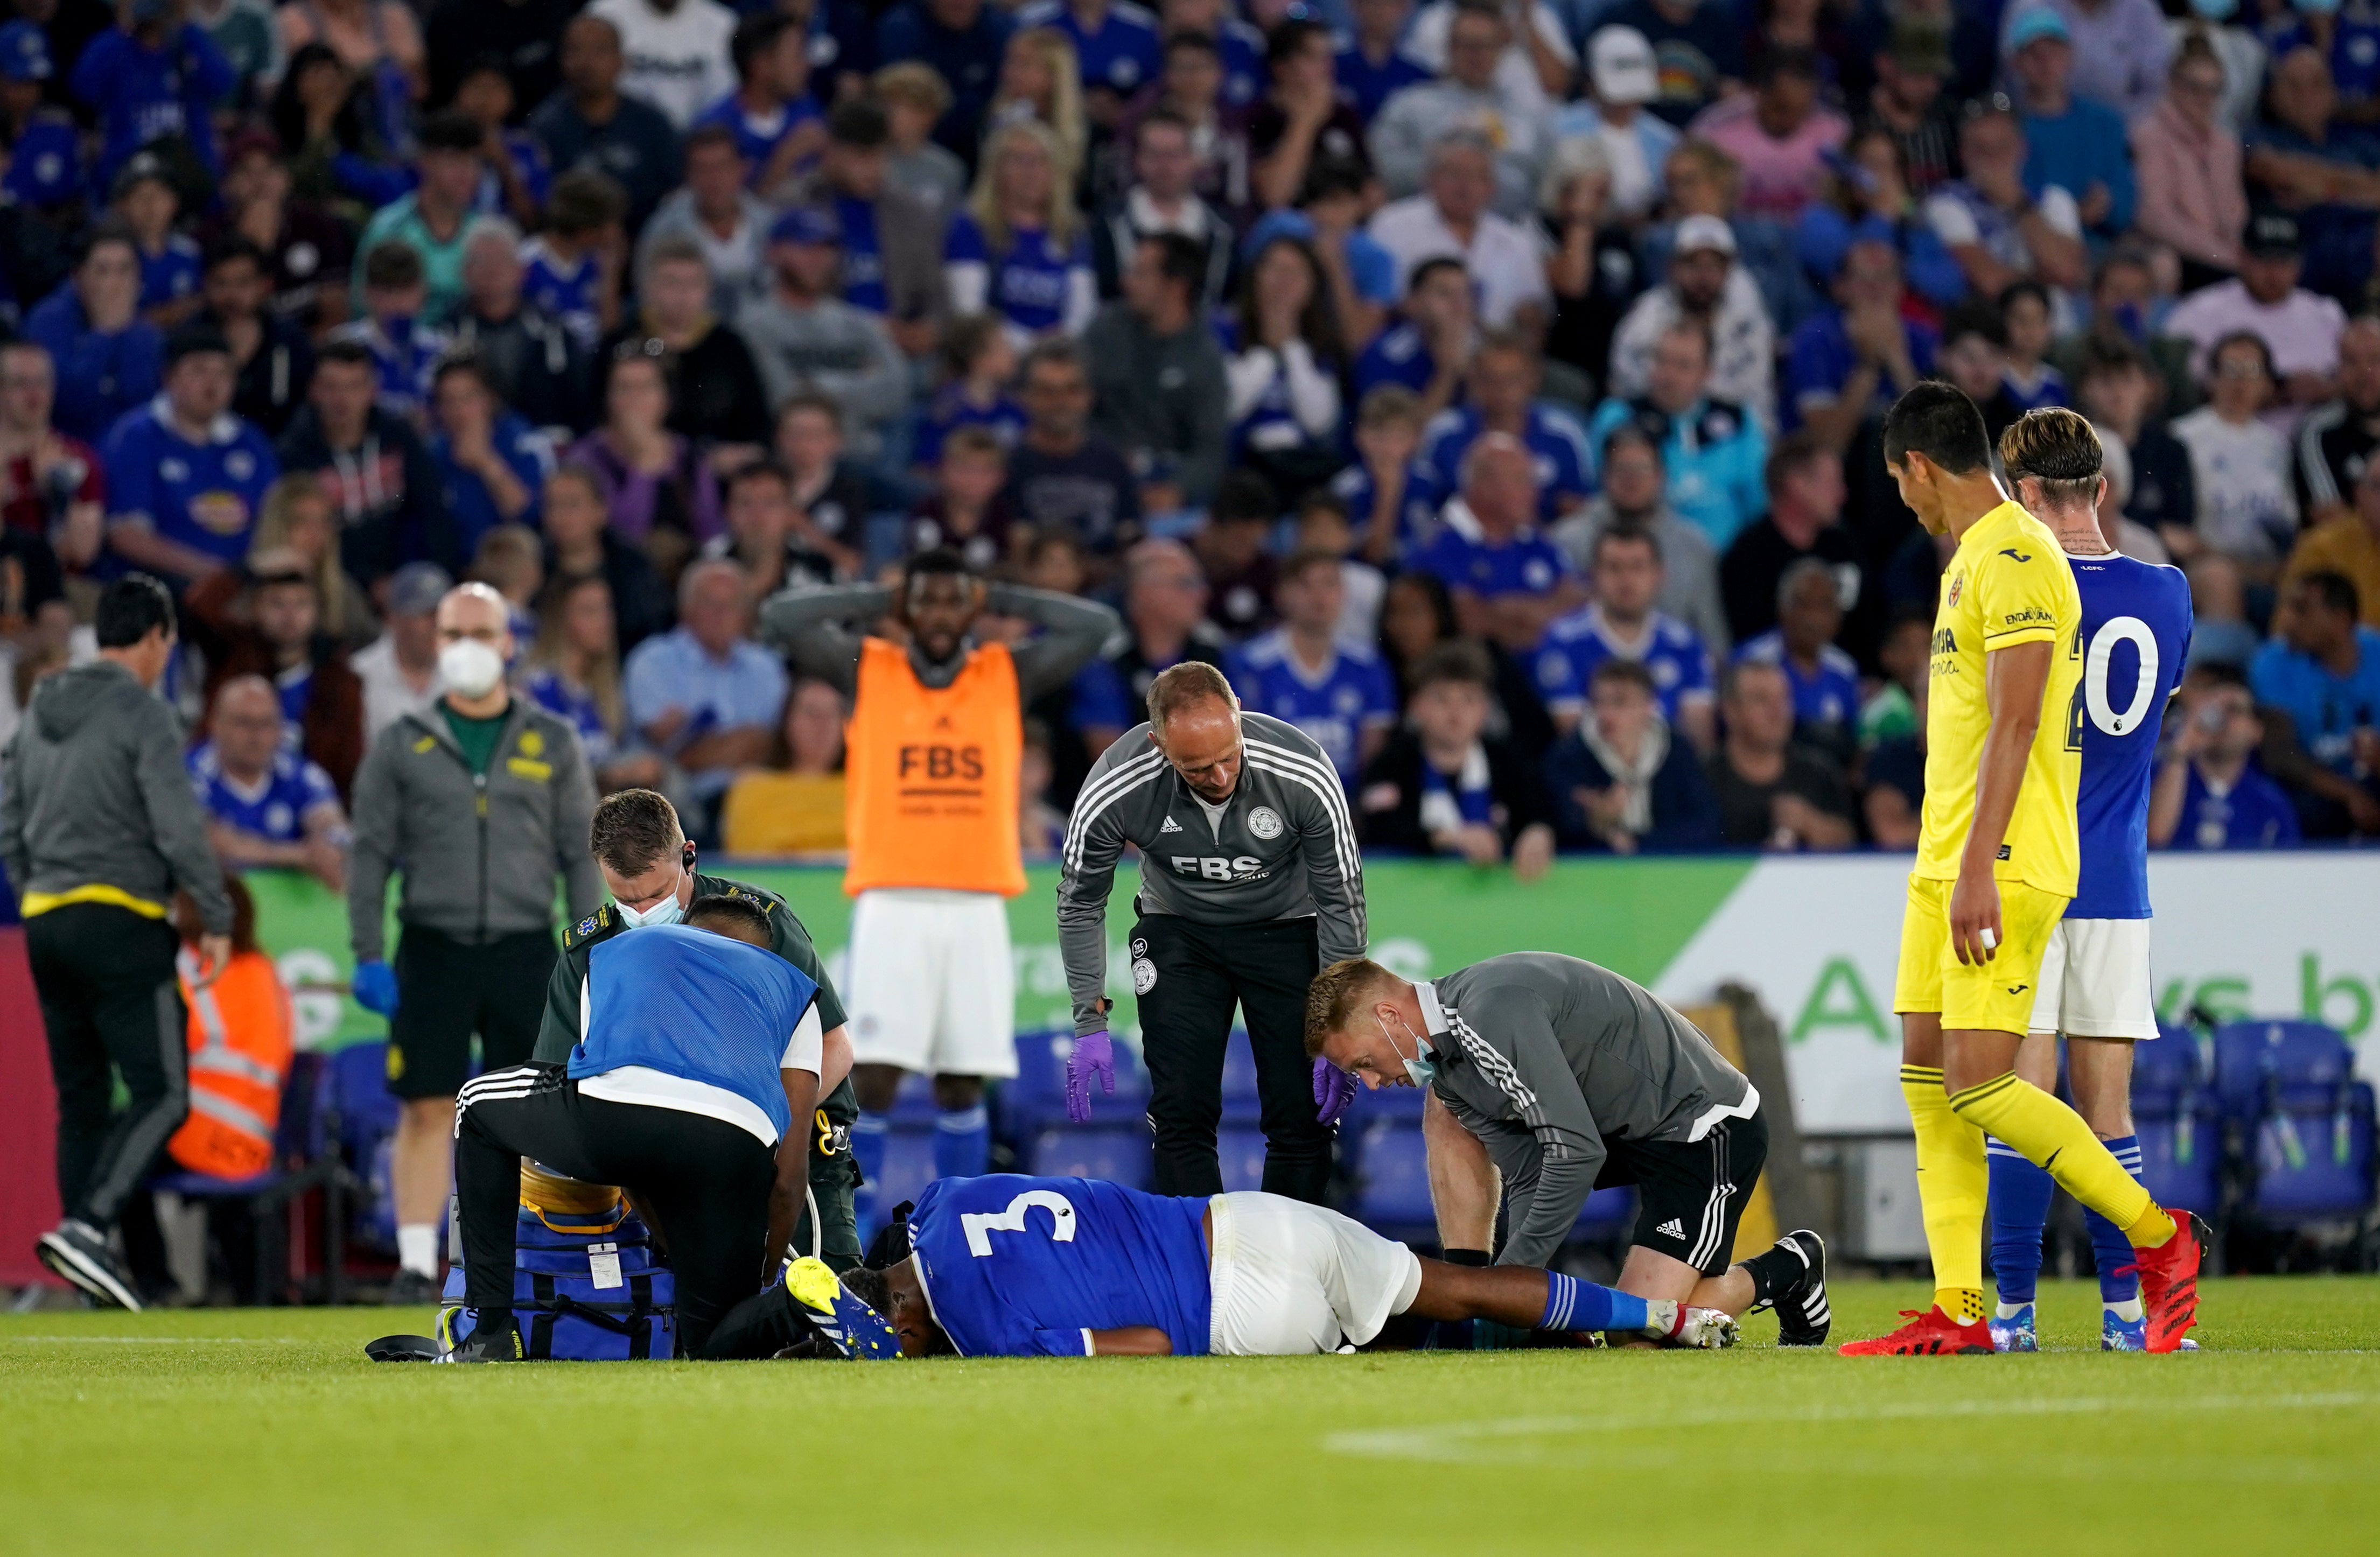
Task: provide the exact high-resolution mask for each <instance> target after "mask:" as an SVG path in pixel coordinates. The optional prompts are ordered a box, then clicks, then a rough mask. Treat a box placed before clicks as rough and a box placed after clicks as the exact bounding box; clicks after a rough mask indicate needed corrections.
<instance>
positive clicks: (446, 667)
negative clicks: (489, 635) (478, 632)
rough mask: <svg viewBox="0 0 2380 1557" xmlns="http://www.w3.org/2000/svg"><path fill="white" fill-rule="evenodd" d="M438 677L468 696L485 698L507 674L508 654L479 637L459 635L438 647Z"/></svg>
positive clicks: (454, 689)
mask: <svg viewBox="0 0 2380 1557" xmlns="http://www.w3.org/2000/svg"><path fill="white" fill-rule="evenodd" d="M438 678H439V679H440V680H442V681H443V682H445V683H446V687H447V689H448V690H449V691H453V692H460V693H461V694H462V695H463V696H465V697H467V698H484V697H486V696H487V695H488V694H489V693H491V692H492V691H494V690H495V689H496V683H497V682H499V681H502V680H503V679H504V656H503V655H501V654H499V653H497V652H496V651H494V650H493V649H492V648H490V647H489V646H488V645H486V644H484V643H482V642H480V640H479V639H476V638H458V639H455V641H454V642H452V643H449V644H445V645H443V646H442V647H441V648H440V649H439V651H438Z"/></svg>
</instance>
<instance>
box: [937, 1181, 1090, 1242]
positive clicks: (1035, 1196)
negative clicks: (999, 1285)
mask: <svg viewBox="0 0 2380 1557" xmlns="http://www.w3.org/2000/svg"><path fill="white" fill-rule="evenodd" d="M1035 1206H1038V1207H1040V1208H1041V1209H1042V1210H1045V1211H1048V1212H1049V1213H1050V1242H1052V1243H1059V1244H1071V1243H1073V1242H1074V1241H1075V1206H1074V1202H1073V1201H1071V1200H1069V1199H1067V1198H1065V1197H1064V1196H1063V1195H1061V1194H1059V1193H1058V1192H1057V1191H1056V1190H1054V1189H1028V1190H1026V1192H1025V1193H1024V1194H1022V1195H1019V1196H1018V1197H1017V1198H1015V1199H1014V1200H1011V1201H1009V1202H1008V1209H1007V1210H998V1211H970V1212H968V1213H966V1214H965V1215H963V1216H961V1217H960V1218H959V1224H960V1225H961V1226H963V1227H965V1229H966V1242H967V1252H968V1253H969V1254H971V1255H973V1256H975V1258H977V1259H989V1258H990V1255H991V1235H993V1234H994V1233H1024V1232H1027V1231H1030V1229H1029V1228H1028V1227H1027V1226H1026V1219H1025V1213H1026V1211H1028V1210H1031V1209H1032V1208H1033V1207H1035Z"/></svg>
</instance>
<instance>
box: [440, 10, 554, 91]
mask: <svg viewBox="0 0 2380 1557" xmlns="http://www.w3.org/2000/svg"><path fill="white" fill-rule="evenodd" d="M576 9H577V6H575V5H573V4H572V0H494V3H492V4H491V3H490V0H433V3H432V4H431V6H429V7H428V16H429V20H428V21H427V22H425V23H424V24H423V26H422V42H423V53H424V54H425V55H427V56H428V58H429V63H430V101H431V102H432V103H445V102H449V101H451V100H452V99H453V98H454V96H455V91H456V89H457V88H459V87H460V86H461V85H462V82H463V78H464V76H465V75H466V74H468V73H469V72H470V71H473V70H476V69H478V68H480V62H482V61H488V62H492V63H493V64H494V65H495V66H496V67H498V68H500V69H502V70H503V72H504V78H505V79H507V80H508V81H510V82H511V83H512V89H513V98H514V100H515V101H516V103H519V104H520V105H521V106H522V107H523V108H528V107H533V106H535V105H536V104H538V103H543V102H544V101H545V100H546V98H547V97H548V96H549V95H550V94H551V93H552V92H553V89H554V88H555V87H557V86H559V85H561V83H562V76H561V71H560V65H561V62H560V60H559V59H558V58H557V57H556V56H555V53H554V43H555V41H556V40H557V39H559V38H560V37H561V36H562V30H563V27H564V25H565V23H567V22H568V21H569V19H570V17H571V14H572V13H573V12H574V11H575V10H576Z"/></svg>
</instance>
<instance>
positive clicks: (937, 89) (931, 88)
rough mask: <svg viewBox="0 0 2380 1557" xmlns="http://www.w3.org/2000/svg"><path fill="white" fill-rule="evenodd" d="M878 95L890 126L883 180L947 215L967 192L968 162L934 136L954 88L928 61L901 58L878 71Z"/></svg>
mask: <svg viewBox="0 0 2380 1557" xmlns="http://www.w3.org/2000/svg"><path fill="white" fill-rule="evenodd" d="M874 87H875V97H876V99H877V101H879V102H880V103H882V104H883V105H884V120H885V124H886V126H887V128H888V131H889V140H887V142H886V145H885V158H884V181H885V184H886V185H887V187H889V188H891V189H899V190H900V191H901V192H902V193H904V194H905V195H907V196H908V197H909V198H910V199H912V200H914V201H917V204H918V205H920V206H921V207H923V208H924V209H925V210H926V211H928V212H929V213H932V215H933V217H934V219H935V220H936V221H938V222H940V221H948V220H949V219H950V214H951V212H952V210H953V207H955V206H956V205H957V204H958V202H959V200H960V197H962V196H963V195H965V193H966V164H965V163H962V162H960V161H959V159H958V158H957V157H955V156H953V154H952V153H951V149H950V148H949V147H947V146H943V145H941V144H939V143H937V142H936V141H935V140H934V126H936V125H937V124H939V123H941V119H942V116H943V115H945V114H947V113H949V112H950V109H951V89H950V87H949V86H948V85H947V84H946V83H944V81H943V80H942V79H941V76H939V75H937V74H935V71H934V67H932V66H930V65H921V64H919V63H918V62H917V61H916V60H913V59H912V60H902V61H900V62H899V63H897V64H893V65H888V66H886V67H884V68H883V69H881V70H879V71H878V72H877V73H876V76H875V80H874Z"/></svg>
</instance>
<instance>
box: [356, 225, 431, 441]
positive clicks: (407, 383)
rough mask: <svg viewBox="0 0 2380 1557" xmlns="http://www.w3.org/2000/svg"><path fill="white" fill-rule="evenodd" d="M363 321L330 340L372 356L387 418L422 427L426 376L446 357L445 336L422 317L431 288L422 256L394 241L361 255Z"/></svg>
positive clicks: (378, 400)
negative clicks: (350, 343)
mask: <svg viewBox="0 0 2380 1557" xmlns="http://www.w3.org/2000/svg"><path fill="white" fill-rule="evenodd" d="M363 281H364V317H362V318H361V319H358V320H354V321H351V322H348V323H346V324H342V325H340V326H339V327H338V328H337V329H335V330H334V331H332V332H331V335H330V339H331V340H333V341H352V342H354V343H356V344H357V345H358V346H361V347H364V348H365V349H366V350H368V351H370V353H371V355H372V364H373V369H374V371H375V372H376V374H377V375H378V378H379V383H380V388H379V393H378V395H377V396H376V397H375V400H376V403H377V404H378V405H379V407H380V408H381V409H382V410H383V411H386V412H387V413H388V414H389V415H390V416H393V417H399V418H402V419H404V420H407V421H410V422H412V423H413V424H414V425H415V426H417V427H419V426H420V425H421V423H422V421H423V420H424V417H425V415H426V413H427V411H428V408H429V404H430V375H431V373H432V372H433V371H436V369H437V366H438V361H439V359H440V358H442V357H443V356H444V355H445V353H446V333H445V332H444V331H443V330H439V329H435V328H433V327H432V326H431V325H430V324H429V323H427V322H424V321H423V319H422V310H423V309H424V308H425V307H426V306H427V305H428V302H429V299H430V289H429V286H427V285H426V283H425V281H424V277H423V271H422V264H421V255H420V253H419V250H417V249H414V247H413V246H412V245H411V244H409V243H406V242H404V241H402V240H400V239H397V238H384V239H383V240H382V241H381V242H379V243H377V244H375V245H373V246H372V249H371V251H370V253H368V254H366V255H365V256H364V262H363Z"/></svg>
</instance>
